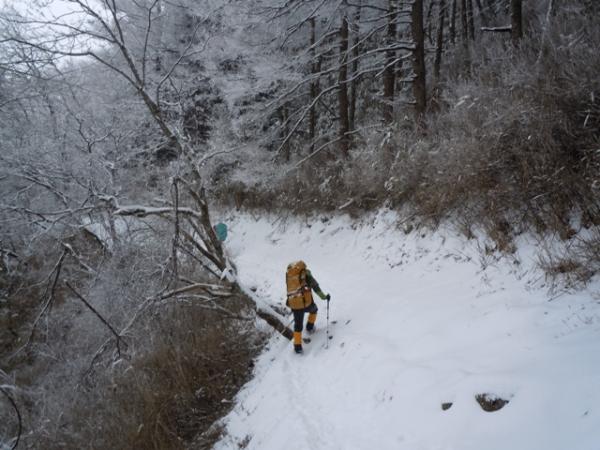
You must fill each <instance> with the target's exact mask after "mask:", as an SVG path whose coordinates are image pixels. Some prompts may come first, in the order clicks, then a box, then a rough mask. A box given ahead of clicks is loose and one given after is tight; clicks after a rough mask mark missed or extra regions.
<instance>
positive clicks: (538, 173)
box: [391, 15, 600, 247]
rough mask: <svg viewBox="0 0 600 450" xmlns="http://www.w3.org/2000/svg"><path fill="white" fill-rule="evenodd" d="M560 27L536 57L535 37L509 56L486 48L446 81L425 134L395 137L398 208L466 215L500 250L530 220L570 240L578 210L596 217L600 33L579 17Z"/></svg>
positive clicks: (599, 217) (431, 216)
mask: <svg viewBox="0 0 600 450" xmlns="http://www.w3.org/2000/svg"><path fill="white" fill-rule="evenodd" d="M564 23H566V24H563V22H561V25H557V26H558V27H559V29H555V30H552V32H551V33H550V38H549V39H550V40H551V43H552V44H551V45H549V46H548V48H546V49H545V50H544V51H543V52H542V53H540V52H541V50H540V46H541V45H542V44H541V42H539V41H537V42H536V40H535V39H532V40H531V43H530V44H529V45H527V44H524V45H523V47H522V48H521V49H519V50H518V51H517V52H516V53H515V52H514V51H513V49H511V48H503V47H502V45H498V44H496V45H495V46H494V45H492V44H490V45H489V46H488V48H487V50H486V51H485V52H483V50H482V51H481V52H479V53H477V54H478V55H480V58H481V59H480V60H479V61H475V62H474V69H473V75H472V77H471V78H468V79H464V78H458V79H456V80H455V81H454V82H448V84H447V86H446V90H445V93H444V95H445V101H446V103H447V104H448V105H449V106H448V108H447V109H446V110H443V111H441V112H439V113H438V114H437V115H435V116H430V119H429V122H428V133H427V135H426V136H425V137H422V138H421V139H419V138H418V137H417V136H415V135H414V134H413V133H412V132H410V131H408V132H407V131H404V132H402V133H399V135H398V137H397V140H398V142H399V145H402V144H403V143H405V142H411V143H412V144H411V145H410V146H409V148H408V150H407V152H406V153H405V154H404V155H402V156H401V157H400V159H399V164H397V165H396V166H395V168H394V170H393V171H392V173H391V176H392V177H394V178H396V179H397V180H398V181H397V182H396V185H397V188H396V190H395V192H394V193H393V194H392V197H393V200H394V202H395V203H396V204H404V203H409V204H411V205H412V207H413V208H414V209H415V211H416V212H417V214H418V215H419V216H421V217H422V218H424V219H428V220H431V221H433V222H435V223H437V222H439V221H440V220H442V219H444V218H447V217H452V216H457V215H463V216H465V215H466V216H468V217H470V218H471V220H473V221H474V223H478V224H482V225H484V226H485V227H486V228H487V229H488V231H489V233H490V235H491V236H492V237H493V238H494V239H495V240H496V241H497V242H498V247H506V246H507V243H506V242H505V241H506V239H507V238H508V239H510V236H511V234H513V233H515V232H516V233H518V232H520V231H522V230H523V229H525V228H528V227H529V226H530V225H533V226H534V227H535V228H536V229H537V231H538V232H548V231H551V232H557V233H559V234H560V236H561V237H562V238H563V239H568V238H570V237H571V236H573V234H574V230H573V229H572V226H571V224H570V220H571V218H572V217H573V214H574V213H575V212H578V211H582V215H583V216H584V219H585V222H586V223H587V224H588V225H593V224H596V223H598V222H599V221H600V214H599V212H600V209H599V205H600V203H599V197H598V193H597V189H596V187H597V185H598V173H600V171H599V169H600V154H599V153H598V151H597V149H598V146H599V144H600V98H599V97H598V95H597V94H594V93H598V92H600V79H598V77H597V67H600V54H598V52H597V51H596V50H597V47H598V45H600V32H599V31H598V29H597V27H595V26H593V24H592V23H591V21H590V20H589V19H588V21H586V19H585V18H584V17H583V16H579V15H577V16H576V17H571V18H570V20H569V21H566V22H564ZM575 28H577V29H578V30H579V32H578V34H577V35H575V34H573V33H574V29H575ZM401 143H402V144H401Z"/></svg>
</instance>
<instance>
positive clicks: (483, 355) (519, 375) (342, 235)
mask: <svg viewBox="0 0 600 450" xmlns="http://www.w3.org/2000/svg"><path fill="white" fill-rule="evenodd" d="M395 219H396V217H395V216H394V214H392V213H386V212H382V213H380V214H378V215H377V216H373V218H372V220H370V221H364V223H362V224H361V225H356V224H353V223H352V222H351V221H350V220H348V219H343V218H336V219H333V220H329V221H326V222H323V221H320V220H316V219H315V220H314V221H312V222H310V223H306V222H303V223H300V222H298V221H295V222H290V223H288V224H286V225H282V224H281V222H280V221H277V220H276V219H275V218H271V219H269V218H261V219H259V220H257V221H255V220H252V219H250V218H249V217H245V218H237V219H231V218H230V219H229V221H228V222H229V223H230V231H231V232H230V241H229V245H228V248H229V251H230V253H231V255H232V257H233V258H234V260H235V261H236V263H237V264H238V269H239V273H240V278H241V279H242V281H243V282H244V283H246V284H247V285H248V286H254V287H256V288H257V294H258V295H259V296H261V297H262V298H265V299H268V300H269V301H271V302H272V303H279V304H282V302H283V297H284V292H285V268H286V266H287V264H288V263H289V262H290V261H292V260H296V259H303V260H304V261H306V262H307V264H308V265H309V267H310V268H311V270H312V272H313V274H314V275H315V277H316V278H317V280H318V281H319V283H320V284H321V287H322V289H323V291H324V292H329V293H331V296H332V300H331V320H335V321H336V322H337V323H335V324H334V325H332V327H331V333H332V334H333V335H334V337H333V339H332V340H331V341H329V348H328V349H327V348H325V342H326V338H325V331H324V327H325V305H326V303H325V302H323V301H321V300H320V299H318V298H317V299H316V301H317V304H318V306H319V307H320V310H319V318H318V320H317V326H318V328H319V331H318V332H317V333H316V334H315V335H314V336H313V339H312V342H311V343H309V344H305V354H304V355H302V356H298V355H295V354H294V353H293V351H292V347H291V344H290V343H289V342H288V341H286V340H285V339H283V338H280V337H277V336H274V337H273V338H272V340H271V342H270V345H269V349H268V350H267V351H266V352H265V353H264V354H263V355H262V356H261V357H260V359H259V361H258V364H257V367H256V376H255V378H254V379H253V380H252V381H251V382H250V383H248V385H247V386H246V387H245V388H244V390H243V391H242V392H241V393H240V395H239V396H238V404H237V406H236V407H235V408H234V410H233V411H232V412H231V413H230V414H229V415H228V416H227V417H226V419H225V423H226V425H227V435H226V437H225V438H224V439H223V440H222V441H221V442H220V443H219V444H218V445H217V447H216V448H217V449H234V448H239V447H238V444H240V443H242V442H243V443H244V444H247V445H246V447H244V448H247V449H260V450H281V449H286V448H287V449H292V450H304V449H307V450H308V449H310V450H315V449H332V450H333V449H340V450H342V449H343V450H348V449H373V450H374V449H378V450H385V449H390V450H391V449H407V450H419V449H423V450H434V449H456V450H471V449H472V450H481V449H486V450H491V449H503V450H508V449H510V450H518V449H523V450H536V449H540V450H542V449H543V450H552V449H555V450H598V449H600V304H599V303H600V302H599V300H598V298H593V293H592V292H593V290H592V289H590V290H587V291H585V292H581V293H579V294H577V295H563V296H561V297H560V298H558V299H556V300H554V301H552V302H548V299H547V292H546V290H544V289H541V288H540V286H539V284H540V281H539V277H540V274H539V273H537V272H535V271H534V270H533V269H532V270H531V271H528V269H527V268H528V267H533V266H534V264H533V261H531V260H528V259H527V254H528V252H529V253H530V254H532V250H533V249H532V245H529V244H527V243H526V242H521V243H520V249H521V257H520V263H519V264H515V263H511V262H510V261H509V260H508V259H505V260H502V261H501V262H499V263H494V264H489V265H487V267H486V268H485V269H484V268H482V261H481V259H480V258H481V257H480V253H479V252H478V251H477V249H476V244H475V241H467V240H465V239H464V238H459V237H457V236H456V235H454V234H453V233H452V232H443V231H440V232H436V233H435V234H431V233H427V234H423V235H421V234H420V233H419V232H412V233H410V234H408V235H406V234H405V233H403V232H402V231H401V230H399V229H398V228H397V227H396V226H395ZM308 225H310V227H309V226H308ZM488 262H493V259H492V258H490V261H488ZM536 279H537V281H534V280H536ZM481 393H492V394H496V395H500V396H502V397H503V398H507V399H510V403H509V404H507V405H506V406H505V407H504V408H503V409H501V410H499V411H496V412H491V413H490V412H485V411H483V410H482V409H481V408H480V406H479V405H478V404H477V402H476V401H475V398H474V397H475V395H476V394H481ZM445 402H452V403H453V405H452V407H451V408H450V409H448V410H447V411H443V410H442V408H441V404H442V403H445Z"/></svg>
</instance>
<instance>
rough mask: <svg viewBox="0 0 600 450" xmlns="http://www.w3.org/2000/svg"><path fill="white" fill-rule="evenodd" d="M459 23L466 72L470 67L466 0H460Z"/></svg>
mask: <svg viewBox="0 0 600 450" xmlns="http://www.w3.org/2000/svg"><path fill="white" fill-rule="evenodd" d="M460 9H461V11H460V25H461V30H460V31H461V40H462V45H463V50H464V66H465V70H466V71H467V72H469V71H470V68H471V55H470V54H469V28H468V21H467V0H461V2H460Z"/></svg>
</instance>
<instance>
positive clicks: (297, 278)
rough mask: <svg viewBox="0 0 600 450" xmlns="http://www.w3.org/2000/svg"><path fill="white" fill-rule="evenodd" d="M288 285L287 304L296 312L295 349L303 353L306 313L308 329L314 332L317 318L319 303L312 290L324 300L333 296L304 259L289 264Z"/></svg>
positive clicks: (309, 331)
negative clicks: (322, 285) (323, 288)
mask: <svg viewBox="0 0 600 450" xmlns="http://www.w3.org/2000/svg"><path fill="white" fill-rule="evenodd" d="M285 281H286V285H287V301H286V305H287V306H289V307H290V308H291V309H292V312H293V313H294V351H295V352H296V353H302V328H303V325H304V313H308V321H307V323H306V331H308V333H311V334H312V333H313V332H314V330H315V321H316V320H317V311H318V308H317V305H316V303H315V302H314V301H313V296H312V291H315V292H316V293H317V295H318V296H319V297H321V299H322V300H327V301H329V300H330V299H331V296H330V295H329V294H327V295H325V294H324V293H323V291H321V288H320V287H319V283H317V280H315V279H314V277H313V276H312V275H311V273H310V270H308V269H307V268H306V264H305V263H304V261H296V262H293V263H291V264H289V265H288V267H287V272H286V274H285Z"/></svg>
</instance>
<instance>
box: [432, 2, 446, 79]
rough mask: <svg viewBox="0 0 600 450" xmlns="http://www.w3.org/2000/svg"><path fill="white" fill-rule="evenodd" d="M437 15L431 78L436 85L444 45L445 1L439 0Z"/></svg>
mask: <svg viewBox="0 0 600 450" xmlns="http://www.w3.org/2000/svg"><path fill="white" fill-rule="evenodd" d="M439 8H440V11H439V17H438V32H437V42H436V47H435V61H434V64H433V78H434V80H435V81H434V83H435V84H436V85H437V84H438V81H439V79H440V66H441V65H442V50H443V47H444V18H445V16H446V1H445V0H439Z"/></svg>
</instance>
